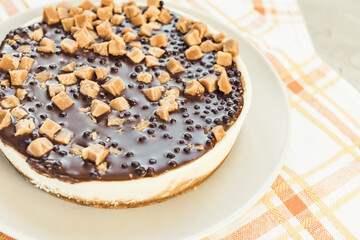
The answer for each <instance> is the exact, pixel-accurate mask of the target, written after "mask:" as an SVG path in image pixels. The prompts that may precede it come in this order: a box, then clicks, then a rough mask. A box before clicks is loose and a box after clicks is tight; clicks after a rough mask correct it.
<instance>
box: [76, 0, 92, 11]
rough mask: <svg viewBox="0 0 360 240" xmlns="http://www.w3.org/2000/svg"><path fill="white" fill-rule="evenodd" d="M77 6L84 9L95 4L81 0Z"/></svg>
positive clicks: (89, 8)
mask: <svg viewBox="0 0 360 240" xmlns="http://www.w3.org/2000/svg"><path fill="white" fill-rule="evenodd" d="M79 7H80V8H82V9H84V10H92V9H93V8H94V7H95V6H94V4H92V3H91V2H90V1H89V0H83V1H82V2H81V4H80V5H79Z"/></svg>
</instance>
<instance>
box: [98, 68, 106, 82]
mask: <svg viewBox="0 0 360 240" xmlns="http://www.w3.org/2000/svg"><path fill="white" fill-rule="evenodd" d="M95 75H96V80H99V81H100V80H104V79H106V78H107V76H108V69H107V68H104V67H97V68H96V69H95Z"/></svg>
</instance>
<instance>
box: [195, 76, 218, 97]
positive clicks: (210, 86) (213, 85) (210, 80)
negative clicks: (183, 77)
mask: <svg viewBox="0 0 360 240" xmlns="http://www.w3.org/2000/svg"><path fill="white" fill-rule="evenodd" d="M199 82H200V83H201V84H202V85H203V86H204V87H205V88H206V90H207V91H208V92H209V93H212V92H213V91H215V90H216V89H217V82H218V77H217V76H215V75H214V74H208V75H206V76H204V77H202V78H201V79H200V80H199Z"/></svg>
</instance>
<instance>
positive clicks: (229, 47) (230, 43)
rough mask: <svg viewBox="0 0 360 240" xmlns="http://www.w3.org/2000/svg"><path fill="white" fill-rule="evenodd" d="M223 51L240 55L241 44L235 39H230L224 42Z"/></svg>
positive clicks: (234, 55)
mask: <svg viewBox="0 0 360 240" xmlns="http://www.w3.org/2000/svg"><path fill="white" fill-rule="evenodd" d="M223 51H224V52H227V53H230V54H231V55H232V56H233V57H236V56H238V55H239V44H238V43H237V41H235V40H234V39H229V40H227V41H225V42H224V45H223Z"/></svg>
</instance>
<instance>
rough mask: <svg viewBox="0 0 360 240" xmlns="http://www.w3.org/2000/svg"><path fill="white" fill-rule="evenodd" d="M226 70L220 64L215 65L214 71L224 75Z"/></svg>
mask: <svg viewBox="0 0 360 240" xmlns="http://www.w3.org/2000/svg"><path fill="white" fill-rule="evenodd" d="M224 70H225V68H224V67H223V66H220V65H218V64H215V65H214V71H215V72H218V73H222V72H223V71H224Z"/></svg>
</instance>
